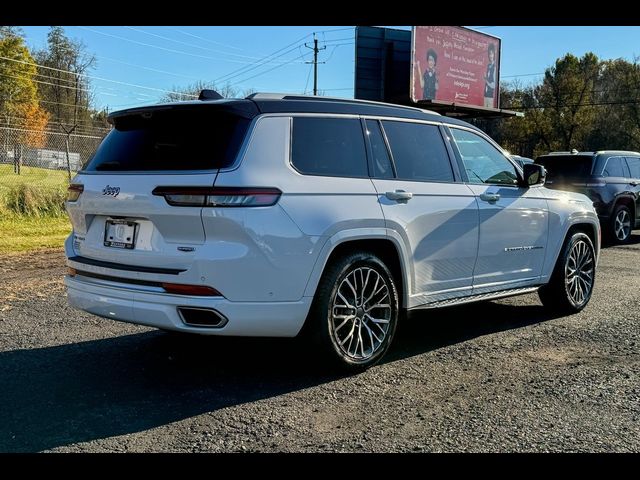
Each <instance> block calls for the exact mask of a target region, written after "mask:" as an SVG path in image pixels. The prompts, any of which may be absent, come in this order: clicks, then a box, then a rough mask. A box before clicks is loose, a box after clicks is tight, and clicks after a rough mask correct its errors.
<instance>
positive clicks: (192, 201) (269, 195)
mask: <svg viewBox="0 0 640 480" xmlns="http://www.w3.org/2000/svg"><path fill="white" fill-rule="evenodd" d="M152 193H153V195H158V196H163V197H164V199H165V200H166V201H167V203H168V204H169V205H173V206H175V207H204V206H208V207H269V206H271V205H275V204H276V203H277V202H278V199H279V198H280V195H282V192H281V191H280V190H279V189H277V188H263V187H250V188H245V187H156V188H155V189H154V190H153V192H152Z"/></svg>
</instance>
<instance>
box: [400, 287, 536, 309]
mask: <svg viewBox="0 0 640 480" xmlns="http://www.w3.org/2000/svg"><path fill="white" fill-rule="evenodd" d="M538 288H540V286H539V285H538V286H536V287H526V288H512V289H510V290H501V291H499V292H491V293H480V294H478V295H470V296H468V297H459V298H451V299H449V300H440V301H437V302H431V303H425V304H424V305H418V306H417V307H412V308H410V310H418V309H421V308H440V307H452V306H454V305H462V304H465V303H471V302H481V301H484V300H497V299H498V298H504V297H515V296H516V295H524V294H525V293H533V292H535V291H537V290H538Z"/></svg>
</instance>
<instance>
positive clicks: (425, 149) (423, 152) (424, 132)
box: [382, 120, 453, 182]
mask: <svg viewBox="0 0 640 480" xmlns="http://www.w3.org/2000/svg"><path fill="white" fill-rule="evenodd" d="M382 125H383V127H384V131H385V133H386V134H387V139H388V140H389V146H390V147H391V153H392V155H393V160H394V162H395V165H396V173H397V176H398V178H401V179H404V180H416V181H423V182H453V170H452V169H451V163H450V162H449V154H448V153H447V148H446V146H445V144H444V140H443V139H442V135H441V134H440V130H439V129H438V127H437V126H435V125H426V124H422V123H409V122H397V121H393V120H385V121H383V122H382Z"/></svg>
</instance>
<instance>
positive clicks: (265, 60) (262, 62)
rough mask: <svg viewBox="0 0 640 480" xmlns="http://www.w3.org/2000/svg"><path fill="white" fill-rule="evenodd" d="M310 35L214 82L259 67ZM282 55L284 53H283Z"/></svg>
mask: <svg viewBox="0 0 640 480" xmlns="http://www.w3.org/2000/svg"><path fill="white" fill-rule="evenodd" d="M309 36H311V34H310V33H308V34H306V35H305V36H304V37H301V38H300V39H298V40H296V41H295V42H292V43H290V44H289V45H286V46H284V47H282V48H280V49H279V50H276V51H275V52H273V53H271V54H269V55H266V56H265V57H263V58H262V59H260V60H258V61H256V62H254V64H256V65H255V66H254V67H250V66H246V67H240V68H238V69H236V70H233V71H232V72H229V73H227V74H225V75H222V76H221V77H218V78H217V79H216V80H214V82H218V81H222V80H223V79H225V78H226V77H230V78H233V77H234V76H238V75H242V74H243V73H247V72H249V71H251V70H253V69H255V68H258V67H260V66H261V64H265V63H268V61H269V60H268V59H269V58H271V57H273V56H274V55H276V54H277V53H280V52H282V51H283V50H286V49H287V48H289V47H291V46H292V45H297V44H299V43H301V42H302V41H303V40H304V39H305V38H307V37H309ZM292 50H295V48H293V49H292ZM292 50H289V51H292ZM282 55H284V54H282ZM282 55H279V56H278V57H275V58H279V57H281V56H282ZM275 58H274V60H275ZM235 74H238V75H235Z"/></svg>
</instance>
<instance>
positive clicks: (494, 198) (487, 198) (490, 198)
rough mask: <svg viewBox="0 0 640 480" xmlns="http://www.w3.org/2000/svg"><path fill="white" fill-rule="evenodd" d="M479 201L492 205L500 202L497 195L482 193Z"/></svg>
mask: <svg viewBox="0 0 640 480" xmlns="http://www.w3.org/2000/svg"><path fill="white" fill-rule="evenodd" d="M480 200H484V201H485V202H489V203H494V202H497V201H498V200H500V194H499V193H482V194H480Z"/></svg>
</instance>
